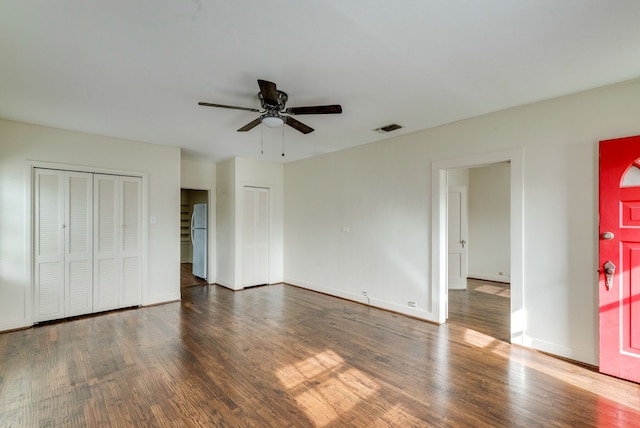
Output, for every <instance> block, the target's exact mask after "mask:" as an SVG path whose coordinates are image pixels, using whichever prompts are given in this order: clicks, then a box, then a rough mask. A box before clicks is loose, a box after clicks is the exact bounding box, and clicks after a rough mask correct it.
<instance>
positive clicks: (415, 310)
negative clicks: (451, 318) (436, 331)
mask: <svg viewBox="0 0 640 428" xmlns="http://www.w3.org/2000/svg"><path fill="white" fill-rule="evenodd" d="M284 282H285V284H290V285H293V286H296V287H300V288H305V289H307V290H311V291H317V292H318V293H322V294H327V295H329V296H334V297H340V298H341V299H345V300H351V301H352V302H358V303H362V304H364V305H368V306H372V307H375V308H379V309H385V310H387V311H392V312H397V313H399V314H404V315H408V316H411V317H414V318H419V319H422V320H425V321H432V322H438V320H437V319H435V318H434V316H433V313H431V312H429V311H428V310H427V308H425V307H424V305H422V307H421V305H420V302H415V303H416V306H415V307H411V306H408V305H407V306H404V305H400V304H397V303H394V302H389V301H386V300H382V299H377V298H376V297H375V296H371V295H369V296H363V295H362V294H359V293H353V292H349V291H343V290H338V289H336V288H331V287H326V286H322V285H318V284H311V283H308V282H305V281H300V280H295V279H290V278H289V279H287V278H285V280H284Z"/></svg>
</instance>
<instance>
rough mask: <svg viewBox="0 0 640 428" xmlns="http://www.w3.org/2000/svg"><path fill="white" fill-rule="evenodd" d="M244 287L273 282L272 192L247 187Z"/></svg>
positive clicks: (245, 193)
mask: <svg viewBox="0 0 640 428" xmlns="http://www.w3.org/2000/svg"><path fill="white" fill-rule="evenodd" d="M242 226H243V229H242V230H243V235H242V236H243V251H242V254H243V259H242V262H243V263H242V266H243V269H242V273H243V274H242V285H243V286H244V287H251V286H253V285H263V284H268V283H269V189H265V188H259V187H245V188H244V192H243V222H242Z"/></svg>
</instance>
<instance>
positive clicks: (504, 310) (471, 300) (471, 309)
mask: <svg viewBox="0 0 640 428" xmlns="http://www.w3.org/2000/svg"><path fill="white" fill-rule="evenodd" d="M510 291H511V290H510V288H509V284H504V283H500V282H493V281H483V280H480V279H467V289H466V290H449V321H450V322H455V323H458V324H461V325H464V326H469V327H471V328H472V329H473V330H475V331H477V332H480V333H482V334H486V335H487V336H491V337H495V338H496V339H500V340H503V341H505V342H510V341H511V334H510V331H511V329H510V317H511V315H510Z"/></svg>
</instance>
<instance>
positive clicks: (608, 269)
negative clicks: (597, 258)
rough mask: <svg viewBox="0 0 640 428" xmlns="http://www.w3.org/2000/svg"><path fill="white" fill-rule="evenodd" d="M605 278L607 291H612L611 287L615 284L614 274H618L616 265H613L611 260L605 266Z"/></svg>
mask: <svg viewBox="0 0 640 428" xmlns="http://www.w3.org/2000/svg"><path fill="white" fill-rule="evenodd" d="M603 268H604V278H605V286H606V287H607V291H609V290H611V285H612V284H613V274H615V273H616V265H614V264H613V263H611V260H609V261H607V262H606V263H605V264H604V266H603Z"/></svg>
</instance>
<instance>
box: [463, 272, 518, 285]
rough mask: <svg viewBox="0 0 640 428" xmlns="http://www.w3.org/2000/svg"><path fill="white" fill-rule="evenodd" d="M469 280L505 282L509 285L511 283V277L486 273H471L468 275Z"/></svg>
mask: <svg viewBox="0 0 640 428" xmlns="http://www.w3.org/2000/svg"><path fill="white" fill-rule="evenodd" d="M467 278H469V279H482V280H484V281H493V282H504V283H507V284H510V283H511V277H510V276H505V275H487V274H484V273H471V272H470V273H469V274H468V275H467Z"/></svg>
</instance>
